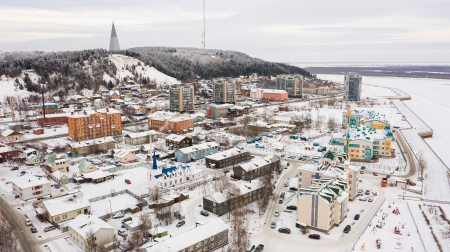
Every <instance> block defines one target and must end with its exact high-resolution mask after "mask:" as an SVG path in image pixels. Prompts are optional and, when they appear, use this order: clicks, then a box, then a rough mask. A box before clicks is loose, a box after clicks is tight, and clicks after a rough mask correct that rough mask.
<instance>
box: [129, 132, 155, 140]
mask: <svg viewBox="0 0 450 252" xmlns="http://www.w3.org/2000/svg"><path fill="white" fill-rule="evenodd" d="M152 134H154V132H152V131H145V132H139V133H130V134H126V135H125V137H126V136H129V137H130V138H138V137H144V136H149V135H152Z"/></svg>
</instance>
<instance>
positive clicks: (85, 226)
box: [68, 214, 114, 239]
mask: <svg viewBox="0 0 450 252" xmlns="http://www.w3.org/2000/svg"><path fill="white" fill-rule="evenodd" d="M68 226H69V227H71V228H72V229H73V230H74V231H75V232H76V233H78V234H79V235H81V236H82V237H84V238H85V239H86V238H87V236H86V235H87V233H88V232H89V231H90V230H92V232H94V233H96V232H97V231H98V230H99V229H102V228H104V229H113V230H114V228H113V227H112V226H111V225H109V224H108V223H106V222H104V221H103V220H101V219H99V218H98V217H96V216H94V215H86V214H80V215H78V216H77V217H76V218H75V219H73V220H72V221H71V222H69V224H68Z"/></svg>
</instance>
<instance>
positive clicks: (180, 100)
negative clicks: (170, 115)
mask: <svg viewBox="0 0 450 252" xmlns="http://www.w3.org/2000/svg"><path fill="white" fill-rule="evenodd" d="M194 101H195V100H194V86H193V85H191V84H181V85H172V86H171V87H170V89H169V104H170V111H178V112H184V111H194Z"/></svg>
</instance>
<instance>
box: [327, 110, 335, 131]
mask: <svg viewBox="0 0 450 252" xmlns="http://www.w3.org/2000/svg"><path fill="white" fill-rule="evenodd" d="M327 126H328V129H329V130H330V131H334V130H335V129H336V118H335V117H334V115H333V114H330V117H329V118H328V121H327Z"/></svg>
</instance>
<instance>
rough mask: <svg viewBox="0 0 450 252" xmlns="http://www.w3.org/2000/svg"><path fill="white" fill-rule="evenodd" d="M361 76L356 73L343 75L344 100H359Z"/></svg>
mask: <svg viewBox="0 0 450 252" xmlns="http://www.w3.org/2000/svg"><path fill="white" fill-rule="evenodd" d="M361 84H362V77H361V75H357V74H348V75H345V76H344V100H346V101H359V100H360V99H361Z"/></svg>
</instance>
